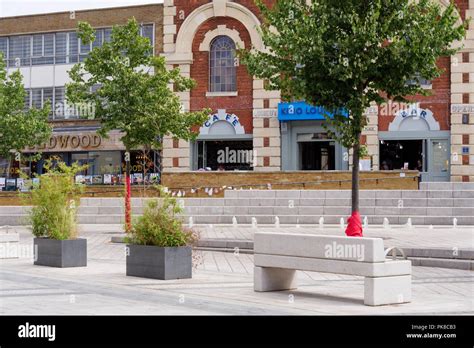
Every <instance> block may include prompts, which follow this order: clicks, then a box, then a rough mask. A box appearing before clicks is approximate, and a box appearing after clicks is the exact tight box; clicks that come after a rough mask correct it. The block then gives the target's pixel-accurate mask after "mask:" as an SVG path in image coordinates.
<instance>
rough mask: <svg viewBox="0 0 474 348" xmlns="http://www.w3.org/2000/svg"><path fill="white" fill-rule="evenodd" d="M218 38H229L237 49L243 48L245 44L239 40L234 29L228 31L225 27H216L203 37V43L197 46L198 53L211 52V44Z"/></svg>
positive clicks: (238, 34)
mask: <svg viewBox="0 0 474 348" xmlns="http://www.w3.org/2000/svg"><path fill="white" fill-rule="evenodd" d="M218 36H228V37H230V38H231V39H232V40H233V41H234V43H235V46H236V47H237V48H238V49H239V48H245V43H244V42H243V41H242V39H241V38H240V33H239V32H238V31H237V30H235V29H229V28H227V26H226V25H218V26H217V28H216V29H214V30H211V31H208V32H207V33H206V35H205V36H204V41H203V42H201V45H199V51H201V52H209V51H210V50H211V43H212V40H214V39H215V38H216V37H218Z"/></svg>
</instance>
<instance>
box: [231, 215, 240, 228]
mask: <svg viewBox="0 0 474 348" xmlns="http://www.w3.org/2000/svg"><path fill="white" fill-rule="evenodd" d="M232 226H234V227H238V226H239V224H238V223H237V218H236V217H235V216H234V217H233V218H232Z"/></svg>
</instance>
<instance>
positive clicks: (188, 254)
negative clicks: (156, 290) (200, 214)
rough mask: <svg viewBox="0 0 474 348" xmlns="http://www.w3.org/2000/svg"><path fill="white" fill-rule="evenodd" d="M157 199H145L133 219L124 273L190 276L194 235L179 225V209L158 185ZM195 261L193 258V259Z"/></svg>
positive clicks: (154, 275) (139, 275)
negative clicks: (138, 214) (136, 217)
mask: <svg viewBox="0 0 474 348" xmlns="http://www.w3.org/2000/svg"><path fill="white" fill-rule="evenodd" d="M160 197H161V199H154V200H150V201H148V202H147V204H146V206H145V208H144V213H143V216H141V217H139V218H138V219H136V220H134V222H133V224H132V231H131V233H130V236H129V237H127V238H126V239H125V241H126V243H128V244H129V245H128V246H127V250H128V252H127V275H129V276H137V277H145V278H154V279H163V280H168V279H184V278H191V277H192V264H193V255H192V246H193V245H195V244H196V243H197V241H198V239H199V236H198V234H197V233H196V232H195V231H193V230H191V229H189V228H186V227H184V226H183V221H182V219H181V218H180V217H179V214H181V213H182V212H183V208H182V207H181V206H180V205H179V204H178V202H177V200H176V199H175V198H173V197H170V195H169V194H167V193H165V192H164V190H162V189H161V188H160ZM195 260H196V259H195Z"/></svg>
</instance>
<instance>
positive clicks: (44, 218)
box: [29, 160, 86, 240]
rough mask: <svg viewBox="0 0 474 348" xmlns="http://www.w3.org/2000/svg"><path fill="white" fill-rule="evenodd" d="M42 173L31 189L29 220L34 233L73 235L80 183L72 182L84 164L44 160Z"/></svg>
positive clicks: (58, 236)
mask: <svg viewBox="0 0 474 348" xmlns="http://www.w3.org/2000/svg"><path fill="white" fill-rule="evenodd" d="M44 167H45V169H46V171H47V173H46V174H43V175H41V176H40V180H39V183H38V184H35V185H34V186H33V190H32V191H31V204H32V205H33V207H32V208H31V210H30V212H29V222H30V223H31V225H32V227H33V235H34V236H35V237H46V238H51V239H58V240H65V239H75V238H76V236H77V221H76V214H77V208H78V207H79V202H80V195H81V193H82V191H83V186H82V185H79V184H76V183H75V180H74V179H75V175H76V174H77V173H78V172H80V171H83V170H84V169H85V167H86V166H79V165H78V164H77V163H75V164H73V165H72V166H68V165H66V164H65V163H64V162H57V163H56V162H53V161H51V160H48V161H46V164H45V166H44Z"/></svg>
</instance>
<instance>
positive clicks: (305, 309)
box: [0, 228, 474, 315]
mask: <svg viewBox="0 0 474 348" xmlns="http://www.w3.org/2000/svg"><path fill="white" fill-rule="evenodd" d="M20 230H21V233H20V235H21V245H23V246H29V245H31V244H32V235H31V233H30V232H29V231H28V230H26V229H24V228H22V229H20ZM83 230H84V232H82V236H83V237H85V238H87V239H88V245H89V250H88V253H89V255H88V258H89V264H88V267H87V268H76V269H57V268H49V267H42V266H34V265H33V264H32V259H31V258H20V259H10V260H0V284H1V285H0V313H1V314H3V315H7V314H8V315H34V314H39V315H50V314H64V315H81V314H85V315H93V314H95V315H107V314H110V315H134V314H135V315H138V314H143V315H206V314H211V315H265V314H268V315H377V314H378V315H385V314H436V315H441V314H473V313H474V311H473V293H474V279H473V273H472V272H470V271H463V270H454V269H440V268H426V267H414V268H413V302H412V303H410V304H402V305H392V306H384V307H367V306H364V305H363V278H362V277H354V276H344V275H335V274H326V273H313V272H299V282H300V287H299V289H298V290H296V291H283V292H272V293H256V292H254V291H253V257H252V255H249V254H236V253H223V252H206V251H204V252H200V253H201V256H202V263H201V264H200V265H199V266H198V267H197V269H196V270H195V271H194V276H193V279H189V280H177V281H159V280H152V279H142V278H134V277H126V276H125V250H124V245H120V244H112V243H110V237H111V235H113V234H112V233H110V232H107V230H103V231H102V232H97V231H96V232H91V231H89V229H83ZM214 232H216V231H214ZM216 233H220V232H216ZM223 233H224V232H223Z"/></svg>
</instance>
